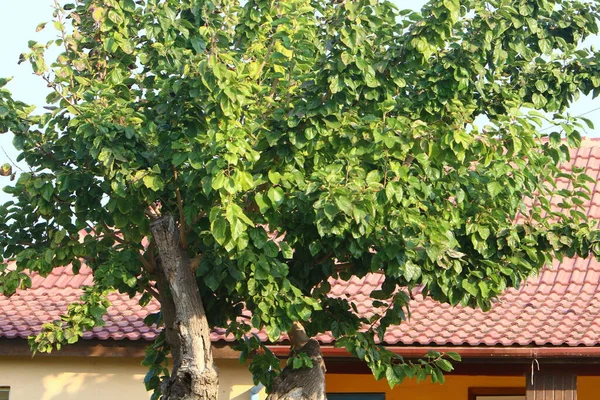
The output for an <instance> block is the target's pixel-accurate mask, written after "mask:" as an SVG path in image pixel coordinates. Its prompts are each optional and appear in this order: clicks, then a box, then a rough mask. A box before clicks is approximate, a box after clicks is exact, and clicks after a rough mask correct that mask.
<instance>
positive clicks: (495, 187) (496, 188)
mask: <svg viewBox="0 0 600 400" xmlns="http://www.w3.org/2000/svg"><path fill="white" fill-rule="evenodd" d="M503 189H504V187H503V186H502V185H501V184H500V183H499V182H496V181H492V182H489V183H488V184H487V191H488V193H489V194H490V196H491V197H492V198H495V197H496V196H498V195H499V194H500V193H501V192H502V190H503Z"/></svg>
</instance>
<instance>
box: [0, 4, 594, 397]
mask: <svg viewBox="0 0 600 400" xmlns="http://www.w3.org/2000/svg"><path fill="white" fill-rule="evenodd" d="M513 3H514V2H506V1H504V2H497V4H496V6H494V7H489V5H488V4H487V3H484V2H458V1H456V0H436V1H432V2H430V3H429V4H428V5H426V7H425V9H424V10H423V12H422V13H419V12H414V11H400V12H397V11H395V7H394V6H392V5H391V4H390V3H387V2H372V1H365V0H356V1H346V2H329V1H327V2H326V1H317V2H310V1H307V0H292V1H286V2H279V3H277V4H276V5H274V4H271V3H265V2H261V1H254V0H250V1H247V2H243V4H240V3H238V2H235V1H224V2H220V3H219V4H218V5H217V4H216V3H212V2H210V1H209V2H203V3H202V4H200V3H199V2H197V1H195V0H184V1H179V0H166V1H156V0H151V1H147V2H135V1H132V0H124V1H115V0H105V1H100V0H86V1H81V2H78V3H77V4H70V5H66V6H64V7H63V8H62V9H59V10H56V15H57V18H56V21H53V25H54V26H55V28H56V29H58V31H59V32H58V33H59V36H60V37H61V39H59V40H58V41H56V42H52V43H48V44H42V43H37V42H35V41H31V42H30V43H29V50H28V52H26V53H24V54H23V55H22V58H21V60H20V61H21V62H24V61H28V62H30V63H31V65H32V67H33V71H34V72H35V73H36V74H38V75H40V76H41V77H42V78H43V79H45V80H46V82H47V85H48V86H49V88H50V89H52V93H51V94H50V95H49V96H48V97H47V101H48V103H49V106H50V107H49V108H48V109H47V110H46V111H47V112H44V111H42V114H41V115H32V114H31V112H32V108H31V107H27V106H26V105H25V104H23V103H19V102H16V101H14V100H13V99H12V97H11V95H10V93H9V92H8V91H7V90H6V89H4V86H5V85H6V83H7V80H5V79H2V80H0V132H6V131H8V130H10V131H12V132H13V133H14V134H15V146H16V147H17V148H18V149H19V150H20V151H22V153H21V155H20V156H19V160H23V161H25V162H26V163H27V164H28V165H29V167H30V169H31V170H30V171H28V172H26V173H23V174H21V175H20V177H19V179H17V180H16V182H15V183H14V184H13V186H8V187H7V188H6V189H5V190H6V191H7V192H9V193H11V194H13V195H15V196H16V197H15V201H14V203H12V204H8V205H5V206H2V207H0V216H1V219H0V232H1V233H2V235H0V237H1V239H0V240H1V241H0V243H1V245H2V251H3V254H2V257H3V258H4V259H7V260H9V259H15V260H16V262H17V269H16V270H15V271H9V272H7V271H4V272H3V275H2V276H1V278H0V288H1V290H3V291H4V292H5V293H10V292H12V291H14V290H15V289H16V288H17V287H22V286H27V278H26V275H25V274H24V273H23V270H25V269H29V270H32V271H39V272H40V273H49V272H50V271H51V270H52V269H53V268H55V267H58V266H64V265H68V264H73V265H74V267H75V268H76V269H77V268H79V266H80V265H81V259H85V260H86V264H87V265H88V266H89V267H91V268H92V270H93V273H94V277H95V282H96V283H97V284H98V285H100V286H102V287H103V288H107V289H108V288H118V289H119V290H121V291H123V292H127V293H130V294H132V295H133V294H134V293H135V292H139V291H144V289H143V288H144V285H145V284H146V283H148V282H149V281H152V280H153V279H152V278H153V277H152V275H150V274H149V273H148V272H147V271H146V270H145V269H143V265H142V264H143V263H142V262H141V261H140V259H139V257H138V255H139V254H140V252H141V251H143V248H144V246H145V243H146V242H145V240H146V239H147V238H149V235H150V230H149V226H150V223H151V222H152V219H153V218H155V217H156V216H157V215H160V214H172V215H176V216H177V217H178V220H179V223H180V224H181V228H182V229H181V233H182V234H183V235H186V239H187V243H186V247H187V251H188V253H189V255H190V257H192V258H194V259H195V260H198V266H197V268H196V269H195V274H196V277H197V282H198V287H199V290H200V293H201V295H202V296H203V299H205V307H206V311H207V315H208V319H209V321H211V323H212V324H213V326H219V327H226V328H228V329H229V330H230V332H231V333H232V334H233V335H234V336H235V337H236V338H237V339H239V341H240V343H241V344H240V346H241V350H242V351H243V354H246V355H248V354H251V353H252V352H254V351H256V350H257V349H259V348H263V344H261V343H259V342H258V341H257V340H256V338H255V337H253V336H251V335H250V334H249V332H250V330H251V328H256V329H264V330H265V331H266V332H267V334H268V336H269V338H270V339H271V340H277V339H278V338H279V335H280V334H281V333H282V332H285V331H286V330H287V329H289V327H290V326H291V324H292V322H293V321H295V320H302V321H305V324H306V326H307V329H308V330H309V331H310V332H311V333H313V334H314V333H317V332H324V331H330V332H332V334H333V335H334V336H335V337H336V338H337V339H338V344H339V345H344V346H346V347H347V348H348V350H349V351H351V352H352V353H353V354H355V355H356V356H357V357H359V358H361V359H364V360H365V361H367V362H368V363H369V365H370V367H371V368H372V370H373V372H374V374H375V376H376V377H378V378H383V377H387V379H388V381H389V382H390V383H391V384H392V385H393V384H397V383H400V382H401V381H402V380H403V379H405V378H413V377H416V378H418V379H423V378H425V377H426V376H431V379H432V380H433V381H436V382H442V381H443V379H444V378H443V372H447V371H448V370H450V368H451V365H450V364H449V360H450V359H452V360H455V357H452V356H450V355H448V356H447V357H442V356H440V355H430V356H428V357H426V358H425V359H424V360H423V362H422V363H418V364H417V363H412V364H411V363H406V362H404V361H403V360H401V359H399V358H397V357H395V356H393V355H391V354H389V353H388V352H386V351H385V349H383V348H381V347H378V346H377V345H376V340H381V339H382V338H383V336H384V334H385V330H386V328H387V327H388V326H390V325H395V324H399V323H402V322H403V321H404V320H405V319H406V316H407V315H408V311H409V310H407V309H406V307H407V304H408V295H407V292H405V291H404V289H407V290H410V289H412V288H414V287H420V288H422V294H423V295H425V296H430V297H432V298H434V299H436V300H439V301H442V302H448V303H451V304H452V305H457V304H462V305H464V306H473V307H480V308H483V309H487V308H489V307H490V306H491V301H492V299H493V298H495V297H497V296H499V295H500V294H501V293H502V292H503V291H504V290H506V288H508V287H515V286H518V285H519V284H520V283H521V282H522V281H523V280H524V279H526V277H527V276H529V275H530V274H531V273H534V272H535V271H537V270H538V269H539V268H540V267H541V265H543V263H544V262H547V261H548V260H549V259H550V257H551V256H552V255H553V254H554V253H556V254H558V255H560V254H566V255H567V256H572V255H575V254H579V255H582V256H586V255H587V254H589V252H590V251H593V252H596V253H597V252H598V251H600V244H599V243H598V242H599V240H597V239H598V238H597V237H596V236H597V235H595V234H593V232H595V231H594V230H593V229H592V226H591V224H589V223H588V222H587V221H586V216H585V213H583V210H582V207H585V204H587V203H586V201H588V200H589V183H590V182H589V178H586V176H585V175H584V174H582V171H581V170H577V169H573V171H572V173H563V172H561V170H560V169H559V167H558V165H559V164H560V163H565V162H568V161H569V148H572V147H577V146H579V145H580V143H581V140H582V138H581V132H584V126H583V123H587V122H586V121H585V120H582V121H577V120H574V119H572V118H571V117H568V116H566V115H563V114H561V113H560V112H562V111H564V110H565V108H566V107H567V106H568V105H569V104H570V103H571V102H572V101H573V100H574V99H575V98H576V96H577V95H578V94H579V92H580V91H581V92H583V93H590V92H591V93H594V94H597V93H600V89H599V88H600V78H598V76H597V75H598V69H597V65H596V64H597V63H596V58H597V55H596V54H595V53H593V52H592V51H591V50H585V49H581V48H579V47H578V43H580V42H582V40H583V39H585V38H586V37H588V36H589V35H591V34H595V33H597V32H598V26H597V12H598V11H597V8H596V6H595V5H593V4H584V3H582V2H570V3H569V4H568V5H563V6H562V7H560V8H556V7H555V6H554V3H553V2H550V1H549V2H540V4H537V5H532V4H530V3H528V2H520V3H515V4H513ZM58 16H60V17H61V18H60V20H59V18H58ZM43 28H44V24H40V25H39V26H38V29H43ZM55 45H59V46H60V49H61V50H60V51H61V54H60V55H59V56H58V58H57V59H56V60H52V61H51V60H47V59H46V58H45V55H44V54H45V51H46V49H47V48H48V46H55ZM542 125H544V126H546V125H549V126H550V129H546V128H544V129H546V130H544V131H542V132H540V131H539V129H540V128H541V126H542ZM11 168H12V167H11V166H10V165H7V166H3V167H2V168H1V169H0V175H11V174H13V173H14V172H15V171H11ZM558 179H561V180H566V181H569V182H570V184H569V189H561V190H556V187H557V180H558ZM561 187H562V186H561ZM553 192H555V193H554V195H555V196H557V197H560V199H559V200H558V202H555V204H557V205H558V207H559V208H560V209H558V210H557V209H556V207H554V206H553V205H552V203H551V202H550V201H549V200H548V196H549V195H550V194H551V193H553ZM531 204H534V206H531ZM80 235H83V239H81V237H82V236H80ZM144 238H146V239H144ZM27 243H31V244H34V245H28V244H27ZM368 273H382V274H384V275H386V277H385V280H384V282H383V283H382V286H381V288H380V289H378V290H377V291H374V292H373V293H372V294H371V296H372V297H373V298H376V299H377V303H374V307H377V308H378V310H379V311H380V312H379V313H378V314H377V315H375V316H373V317H370V318H367V317H365V316H364V315H360V314H358V311H357V307H356V305H355V304H352V303H351V302H348V301H347V300H345V299H336V298H332V297H330V296H328V292H329V289H330V285H329V283H328V279H330V278H338V277H341V278H344V279H350V278H351V277H352V276H357V277H364V276H365V275H366V274H368ZM147 296H148V294H147V293H146V300H147ZM243 307H245V308H246V310H247V311H249V312H251V313H252V316H251V317H250V319H249V320H248V321H246V322H244V323H241V322H239V319H238V317H239V315H240V313H241V310H242V308H243ZM94 310H95V311H94V313H95V314H98V313H99V312H100V311H102V310H101V309H99V308H97V309H94ZM90 312H91V311H90ZM86 313H87V311H86V312H84V313H79V312H78V313H76V314H72V316H73V318H75V317H77V316H79V315H83V317H82V318H88V317H89V315H88V314H89V313H88V314H86ZM96 320H97V318H96V319H94V318H92V319H91V321H92V322H94V321H96ZM65 322H66V321H65ZM94 323H95V322H94ZM90 326H91V325H90ZM55 328H56V329H55ZM55 328H52V329H49V330H48V332H49V333H52V334H53V335H57V334H58V333H57V332H59V331H60V329H62V328H64V327H63V326H62V325H61V326H57V327H55ZM77 329H79V328H77ZM77 329H76V330H75V331H69V332H70V333H69V335H70V336H69V338H67V339H66V340H67V341H69V340H71V341H72V340H74V339H73V338H76V337H78V335H79V331H78V330H77ZM361 329H362V330H361ZM365 330H366V331H365ZM65 332H66V331H65ZM44 340H46V341H43V342H40V348H44V349H49V348H50V347H49V346H50V345H52V344H53V343H54V344H56V343H59V342H58V341H57V340H56V336H47V337H46V339H44ZM61 340H62V339H61ZM60 343H62V342H60ZM156 346H158V347H157V348H156V349H155V350H157V351H151V352H149V357H155V358H156V364H155V365H154V367H153V368H154V369H153V370H152V373H151V374H150V375H149V376H148V377H147V382H146V383H147V384H148V385H149V386H148V387H150V388H156V387H158V384H159V382H160V378H159V377H158V375H159V374H162V373H163V372H164V368H162V367H160V366H161V365H162V364H161V362H162V361H164V360H163V358H164V354H162V350H161V351H158V350H160V349H159V347H160V343H157V345H156ZM263 350H264V348H263ZM293 362H296V363H301V361H293ZM147 363H151V362H149V361H147ZM298 365H300V364H298ZM269 367H271V368H272V370H269ZM278 368H279V364H278V362H277V360H276V358H275V357H274V356H273V355H272V353H269V352H268V351H266V350H264V353H263V355H262V356H257V357H256V358H255V359H254V360H253V363H252V366H251V369H252V372H253V373H255V374H256V376H257V377H260V379H262V380H263V381H264V382H265V383H267V384H268V383H269V382H270V381H271V379H272V378H273V375H274V373H275V372H274V371H277V369H278Z"/></svg>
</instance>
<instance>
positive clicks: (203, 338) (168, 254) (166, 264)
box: [150, 215, 218, 400]
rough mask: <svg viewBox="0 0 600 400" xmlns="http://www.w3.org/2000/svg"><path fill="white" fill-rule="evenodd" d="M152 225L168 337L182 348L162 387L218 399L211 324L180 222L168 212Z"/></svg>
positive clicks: (183, 395) (178, 395)
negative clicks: (187, 251)
mask: <svg viewBox="0 0 600 400" xmlns="http://www.w3.org/2000/svg"><path fill="white" fill-rule="evenodd" d="M150 229H151V230H152V236H153V238H154V241H155V242H156V247H157V249H158V254H159V256H160V261H161V262H160V263H159V264H158V265H157V273H156V277H157V283H159V290H160V297H161V305H162V306H163V313H164V314H163V315H164V318H165V326H167V341H168V342H169V346H171V348H172V349H173V347H178V348H179V357H178V358H179V365H178V366H176V369H174V370H173V374H172V375H171V378H170V380H169V382H168V385H167V386H166V387H165V388H164V390H163V398H164V399H165V400H173V399H178V400H192V399H194V400H196V399H206V400H216V399H217V395H218V375H217V369H216V367H215V365H214V362H213V358H212V349H211V342H210V328H209V326H208V321H207V319H206V313H205V311H204V305H203V303H202V299H201V298H200V292H199V291H198V286H197V284H196V277H195V276H194V274H193V272H192V269H191V266H190V259H189V258H188V257H187V254H186V252H185V250H183V249H182V248H181V246H180V237H179V229H178V227H177V223H176V222H175V218H173V216H171V215H165V216H162V217H161V218H159V219H157V220H156V221H154V222H153V223H152V224H151V226H150ZM163 279H164V282H162V280H163ZM165 306H167V307H169V308H171V309H170V310H167V309H165V308H164V307H165ZM169 329H171V330H172V333H171V334H170V333H169ZM173 336H176V338H174V337H173Z"/></svg>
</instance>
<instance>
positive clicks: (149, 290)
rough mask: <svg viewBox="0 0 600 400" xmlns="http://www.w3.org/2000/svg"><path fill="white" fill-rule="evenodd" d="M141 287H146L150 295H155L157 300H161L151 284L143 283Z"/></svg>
mask: <svg viewBox="0 0 600 400" xmlns="http://www.w3.org/2000/svg"><path fill="white" fill-rule="evenodd" d="M138 284H139V282H138ZM140 287H141V288H142V289H145V290H146V291H147V292H148V293H150V295H151V296H152V297H154V298H155V299H156V300H159V301H160V298H159V294H158V292H157V291H156V290H155V289H154V288H153V287H152V286H150V285H149V284H146V285H141V284H140Z"/></svg>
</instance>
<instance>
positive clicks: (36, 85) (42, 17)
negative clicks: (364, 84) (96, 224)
mask: <svg viewBox="0 0 600 400" xmlns="http://www.w3.org/2000/svg"><path fill="white" fill-rule="evenodd" d="M0 1H1V2H2V5H1V6H0V37H1V38H2V40H1V41H0V60H1V61H0V77H10V76H12V77H14V79H13V81H12V82H10V84H9V86H8V88H9V90H11V92H12V93H13V97H14V98H15V99H18V100H21V101H24V102H26V103H28V104H35V105H37V106H38V107H41V106H42V105H44V98H45V96H46V95H47V93H48V88H47V87H46V85H45V83H44V82H43V81H42V80H41V79H40V78H39V77H37V76H35V75H33V73H32V72H31V67H30V65H29V64H28V63H23V64H21V65H17V61H18V59H19V54H21V53H22V52H26V51H27V42H28V41H29V40H36V41H38V42H42V43H43V42H45V41H47V40H50V39H54V38H56V31H54V28H53V26H52V24H48V25H47V26H46V29H45V30H43V31H42V32H37V33H36V32H35V29H36V26H37V25H38V24H39V23H40V22H47V21H49V20H50V19H51V17H52V11H53V8H52V4H53V0H0ZM394 2H395V3H396V4H397V5H398V6H399V7H400V8H415V9H416V8H420V7H421V6H422V5H423V4H424V3H425V2H426V1H424V0H411V1H405V0H395V1H394ZM596 42H598V43H600V41H599V40H596ZM599 107H600V99H594V100H592V99H591V98H582V99H580V100H579V101H578V102H577V103H576V104H575V105H574V106H573V107H572V109H571V113H573V114H574V115H582V114H585V113H587V115H586V117H587V118H589V119H591V120H592V121H593V122H594V125H595V126H597V127H598V129H596V130H595V132H593V131H590V132H587V135H588V136H600V110H596V108H599ZM0 147H2V149H3V150H4V151H5V152H6V153H7V154H8V155H9V156H10V158H11V159H13V160H14V159H15V158H16V151H15V150H14V148H13V147H12V137H11V135H10V134H4V135H0ZM5 162H9V160H8V158H7V156H6V155H5V154H4V152H3V151H2V150H0V165H1V164H4V163H5ZM0 179H2V180H0V186H4V184H6V181H3V180H4V179H6V178H0ZM7 199H8V198H7V196H6V195H5V194H4V193H1V192H0V202H4V201H6V200H7Z"/></svg>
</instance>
